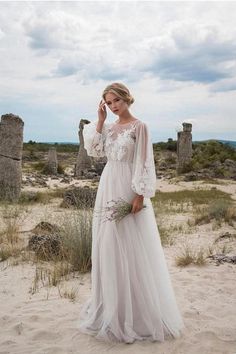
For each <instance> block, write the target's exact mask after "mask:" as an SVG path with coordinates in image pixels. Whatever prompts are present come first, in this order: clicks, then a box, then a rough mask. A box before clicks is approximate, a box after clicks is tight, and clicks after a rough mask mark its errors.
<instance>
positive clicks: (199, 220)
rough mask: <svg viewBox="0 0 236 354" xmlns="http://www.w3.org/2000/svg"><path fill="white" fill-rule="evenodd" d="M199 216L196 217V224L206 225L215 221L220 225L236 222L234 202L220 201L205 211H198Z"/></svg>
mask: <svg viewBox="0 0 236 354" xmlns="http://www.w3.org/2000/svg"><path fill="white" fill-rule="evenodd" d="M196 212H197V214H198V215H197V216H196V217H195V224H204V223H209V222H211V220H212V219H215V220H216V221H218V222H219V223H221V222H223V221H224V222H227V223H231V224H232V221H236V208H235V206H234V204H233V203H232V201H230V200H227V199H218V200H216V201H214V202H212V201H211V202H210V204H209V205H208V206H206V207H204V208H203V209H198V210H196Z"/></svg>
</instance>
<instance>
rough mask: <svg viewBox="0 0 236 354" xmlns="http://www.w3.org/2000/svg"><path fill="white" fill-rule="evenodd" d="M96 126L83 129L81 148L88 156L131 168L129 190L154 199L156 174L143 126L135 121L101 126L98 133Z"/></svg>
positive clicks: (147, 134) (92, 124)
mask: <svg viewBox="0 0 236 354" xmlns="http://www.w3.org/2000/svg"><path fill="white" fill-rule="evenodd" d="M96 127H97V122H95V121H93V122H91V123H89V124H86V125H85V126H84V130H83V136H84V146H85V149H86V150H87V153H88V155H90V156H93V157H102V156H106V157H107V159H108V161H110V160H111V161H117V162H128V163H131V164H132V171H133V178H132V189H133V190H134V191H135V192H136V193H137V194H142V195H144V196H147V197H152V196H154V195H155V188H156V174H155V165H154V157H153V148H152V143H151V139H150V134H149V131H148V127H147V125H146V123H144V122H142V121H140V120H139V119H137V120H135V121H132V122H130V123H125V124H118V123H116V122H115V123H105V124H104V125H103V130H102V132H101V133H99V132H97V130H96Z"/></svg>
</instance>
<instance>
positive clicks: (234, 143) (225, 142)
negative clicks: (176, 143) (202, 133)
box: [193, 139, 236, 149]
mask: <svg viewBox="0 0 236 354" xmlns="http://www.w3.org/2000/svg"><path fill="white" fill-rule="evenodd" d="M207 141H218V142H219V143H222V144H226V145H229V146H231V147H233V148H235V149H236V141H234V140H219V139H207V140H195V141H193V143H196V144H197V143H204V142H207Z"/></svg>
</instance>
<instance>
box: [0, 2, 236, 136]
mask: <svg viewBox="0 0 236 354" xmlns="http://www.w3.org/2000/svg"><path fill="white" fill-rule="evenodd" d="M235 10H236V3H232V2H167V3H166V2H146V1H141V2H140V1H138V2H135V1H128V2H127V1H125V2H123V1H120V2H111V1H104V2H100V1H95V2H81V1H77V2H66V1H65V2H57V1H56V2H54V1H52V2H37V1H36V2H33V1H32V2H19V3H17V2H9V3H5V2H0V43H1V46H0V48H1V49H0V54H1V55H0V76H1V82H0V90H1V98H2V104H1V102H0V104H1V106H2V107H4V109H7V108H8V107H9V109H10V108H11V109H12V107H13V108H14V109H15V110H16V111H17V109H21V108H22V107H25V108H24V109H22V114H24V113H25V112H26V113H25V114H28V109H31V110H32V112H36V113H37V110H38V112H39V109H38V107H40V106H42V105H43V106H44V107H45V110H44V112H42V113H41V114H44V115H47V110H48V116H50V117H51V121H50V120H49V121H48V122H47V124H48V125H49V126H50V122H51V124H52V127H53V129H55V131H57V130H58V136H61V134H63V132H64V131H65V124H68V127H67V128H68V129H72V127H73V129H74V124H75V122H76V119H78V120H79V118H80V116H82V117H88V118H89V119H91V118H93V117H94V116H95V115H96V111H97V103H98V102H99V99H100V95H101V93H102V90H103V88H104V86H106V85H107V84H108V83H110V81H123V82H124V83H126V84H127V85H128V86H129V87H130V89H131V91H132V92H134V96H135V97H136V101H135V105H134V106H133V108H132V109H133V112H134V114H136V115H138V116H139V117H140V118H141V119H142V117H144V120H147V121H148V122H149V124H150V126H151V129H152V131H153V135H155V136H156V137H158V138H160V139H161V138H162V137H164V138H166V134H168V135H170V136H171V135H172V136H173V134H175V126H177V124H181V122H183V121H184V120H186V119H188V120H190V121H191V120H192V122H193V131H194V130H195V132H197V133H198V134H199V136H203V135H204V136H205V132H206V134H209V135H211V134H218V133H217V127H220V130H219V132H222V134H224V136H227V134H228V131H229V130H230V133H229V134H228V135H230V136H232V133H231V132H232V131H233V129H234V131H236V126H234V125H235V124H236V123H234V122H233V117H235V104H234V101H235V100H234V98H233V94H234V90H235V89H236V86H235V82H236V80H235V79H236V70H235V67H236V40H235V38H236V36H235V35H236V33H235V32H236V29H235V25H234V23H235V13H236V11H235ZM3 102H5V103H4V105H3ZM8 103H9V104H8ZM26 107H27V108H26ZM29 107H31V108H29ZM229 107H231V108H230V109H229ZM62 112H63V113H62ZM66 112H68V114H67V113H66ZM2 113H4V112H2ZM226 115H227V117H226ZM57 117H58V119H57ZM65 117H66V118H65ZM207 117H209V121H214V124H208V125H206V126H205V127H206V128H207V131H204V129H202V128H201V126H202V122H203V120H205V119H206V118H207ZM109 119H111V120H112V119H113V117H112V116H111V115H109ZM42 120H43V117H42ZM228 120H231V122H233V123H232V124H231V127H230V128H229V124H228V123H227V124H225V126H224V127H222V125H221V121H224V122H228ZM32 121H33V118H32ZM55 122H57V124H56V123H55ZM28 124H31V120H30V118H29V120H28ZM54 124H55V126H54ZM232 128H233V129H232ZM26 129H27V128H26ZM48 131H50V128H49V129H48ZM59 131H60V133H59ZM161 132H167V133H165V134H164V133H163V134H162V133H161ZM30 134H37V132H36V131H35V133H34V132H33V130H31V133H30ZM29 138H30V137H29ZM32 138H33V137H32ZM40 139H42V136H41V135H40ZM235 139H236V138H235ZM46 140H50V138H49V137H48V138H46Z"/></svg>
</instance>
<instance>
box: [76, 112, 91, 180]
mask: <svg viewBox="0 0 236 354" xmlns="http://www.w3.org/2000/svg"><path fill="white" fill-rule="evenodd" d="M88 123H90V121H89V120H87V119H81V120H80V123H79V153H78V156H77V160H76V165H75V176H76V177H82V176H84V175H85V173H84V172H86V171H87V170H88V169H90V168H91V167H92V159H91V158H90V157H89V156H88V154H87V151H86V149H85V148H84V137H83V129H84V125H85V124H88Z"/></svg>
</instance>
